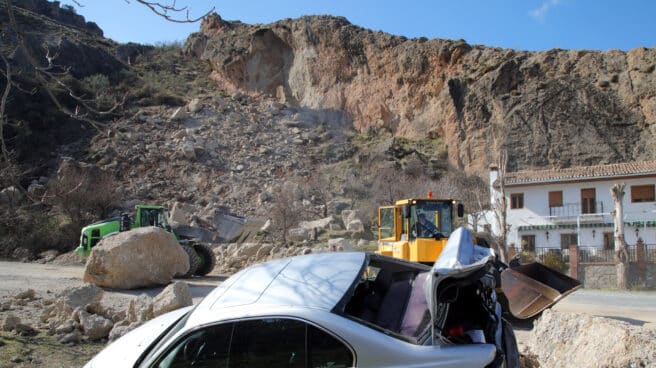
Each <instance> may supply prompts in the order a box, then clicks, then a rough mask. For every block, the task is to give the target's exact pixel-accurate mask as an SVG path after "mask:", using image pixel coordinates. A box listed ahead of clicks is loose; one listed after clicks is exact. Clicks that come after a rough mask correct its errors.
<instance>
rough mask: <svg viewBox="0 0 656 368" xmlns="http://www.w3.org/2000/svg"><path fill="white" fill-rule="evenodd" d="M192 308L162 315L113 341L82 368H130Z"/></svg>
mask: <svg viewBox="0 0 656 368" xmlns="http://www.w3.org/2000/svg"><path fill="white" fill-rule="evenodd" d="M192 308H193V307H185V308H180V309H177V310H174V311H172V312H169V313H166V314H163V315H161V316H159V317H157V318H155V319H152V320H150V321H148V322H147V323H145V324H143V325H141V326H140V327H138V328H136V329H134V330H132V331H130V332H128V333H127V334H126V335H125V336H123V337H121V338H120V339H118V340H116V341H114V342H113V343H111V344H110V345H109V346H107V347H106V348H105V349H103V350H102V351H101V352H100V353H98V355H96V356H95V357H94V358H93V359H92V360H91V361H90V362H88V363H87V364H86V365H85V366H84V368H104V367H108V368H109V367H132V366H134V364H135V363H136V362H137V360H138V359H139V358H140V357H141V355H142V354H143V353H144V351H145V350H146V349H148V347H149V346H150V345H151V344H152V343H153V342H154V341H155V340H157V338H158V337H159V336H160V335H162V333H163V332H164V331H166V329H167V328H169V327H170V326H171V325H172V324H173V323H175V321H177V320H178V319H179V318H180V317H182V316H183V315H184V314H185V313H187V312H188V311H189V310H191V309H192Z"/></svg>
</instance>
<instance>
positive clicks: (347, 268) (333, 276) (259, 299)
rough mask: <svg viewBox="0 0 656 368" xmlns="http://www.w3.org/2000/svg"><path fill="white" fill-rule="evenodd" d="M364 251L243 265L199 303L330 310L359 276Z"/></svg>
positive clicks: (213, 306)
mask: <svg viewBox="0 0 656 368" xmlns="http://www.w3.org/2000/svg"><path fill="white" fill-rule="evenodd" d="M365 259H366V254H365V253H355V252H339V253H320V254H311V255H306V256H300V257H293V258H285V259H280V260H275V261H271V262H267V263H262V264H257V265H254V266H251V267H249V268H247V269H244V270H242V271H240V272H238V273H237V274H235V275H233V276H232V277H231V278H229V279H228V280H226V282H224V283H223V284H221V285H220V286H219V287H218V288H216V289H215V290H214V291H212V292H211V293H210V294H209V295H208V296H207V297H206V298H205V299H204V300H203V301H202V302H201V304H200V305H199V306H198V307H199V309H205V308H206V309H209V310H211V311H216V310H220V309H226V308H230V307H238V306H246V305H253V304H257V305H269V306H294V307H311V308H318V309H325V310H331V309H332V308H333V307H334V306H335V305H336V304H337V303H338V302H339V301H340V299H341V298H342V297H343V296H344V294H345V293H346V291H347V290H348V289H349V287H350V286H351V285H352V284H353V282H354V281H355V279H356V278H357V277H359V276H360V273H361V272H362V268H363V265H364V262H365Z"/></svg>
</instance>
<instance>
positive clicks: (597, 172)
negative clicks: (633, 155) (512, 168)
mask: <svg viewBox="0 0 656 368" xmlns="http://www.w3.org/2000/svg"><path fill="white" fill-rule="evenodd" d="M634 176H656V161H640V162H625V163H619V164H607V165H595V166H580V167H570V168H566V169H549V170H525V171H516V172H508V173H506V185H523V184H544V183H558V182H572V181H588V180H599V179H612V178H622V177H634Z"/></svg>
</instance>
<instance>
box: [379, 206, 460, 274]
mask: <svg viewBox="0 0 656 368" xmlns="http://www.w3.org/2000/svg"><path fill="white" fill-rule="evenodd" d="M463 212H464V208H463V206H462V204H458V203H457V202H456V201H455V200H453V199H434V198H432V194H431V193H429V195H428V197H427V198H413V199H403V200H400V201H397V202H396V203H395V205H394V206H384V207H380V208H379V209H378V251H377V252H376V253H379V254H383V255H387V256H391V257H395V258H400V259H405V260H409V261H413V262H421V263H426V264H433V262H435V260H436V259H437V257H438V256H439V254H440V252H441V250H442V248H443V247H444V245H445V244H446V241H447V239H448V237H449V236H450V235H451V233H452V232H453V230H454V229H455V226H454V218H455V216H458V217H462V216H463Z"/></svg>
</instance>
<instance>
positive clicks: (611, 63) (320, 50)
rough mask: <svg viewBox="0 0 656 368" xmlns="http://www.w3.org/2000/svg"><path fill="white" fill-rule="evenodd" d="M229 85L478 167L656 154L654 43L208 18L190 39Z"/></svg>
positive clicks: (190, 46)
mask: <svg viewBox="0 0 656 368" xmlns="http://www.w3.org/2000/svg"><path fill="white" fill-rule="evenodd" d="M185 52H186V54H188V55H192V56H194V57H197V58H200V59H202V60H207V61H209V62H210V63H211V65H212V70H213V72H212V75H211V76H212V78H213V79H214V80H216V81H217V82H218V84H219V86H220V88H225V89H227V90H228V91H236V90H240V91H247V92H248V93H250V94H254V95H257V94H264V95H269V96H273V97H275V98H277V99H278V100H279V101H281V102H286V103H289V104H291V105H292V106H304V107H310V108H313V109H323V110H330V111H340V112H344V113H345V114H346V116H348V117H349V119H350V122H351V123H352V125H353V127H354V128H355V129H356V130H358V131H360V132H389V133H392V134H394V135H395V136H401V137H410V138H424V137H429V138H443V139H444V140H445V142H446V143H447V145H448V159H449V162H450V163H451V164H452V165H454V166H455V167H460V168H466V169H468V170H473V171H477V172H482V171H484V170H485V169H486V168H487V165H488V164H489V163H490V162H491V160H493V159H494V158H495V156H496V152H498V150H497V149H496V148H497V147H504V148H507V150H508V153H509V157H510V158H511V162H510V165H509V167H510V168H511V169H520V168H527V167H544V166H546V167H568V166H575V165H585V164H598V163H609V162H618V161H631V160H642V159H654V158H656V145H654V143H653V142H654V141H655V140H654V138H655V135H656V83H655V82H656V73H654V69H655V63H656V50H654V49H645V48H636V49H633V50H631V51H629V52H622V51H618V50H609V51H603V52H602V51H586V50H557V49H556V50H549V51H544V52H526V51H517V50H511V49H499V48H490V47H485V46H478V45H474V46H472V45H469V44H467V43H466V42H465V41H463V40H460V41H451V40H440V39H433V40H428V39H426V38H419V39H406V38H404V37H398V36H394V35H390V34H386V33H383V32H374V31H371V30H367V29H363V28H360V27H357V26H354V25H352V24H350V23H349V22H348V21H347V20H346V19H344V18H339V17H329V16H312V17H302V18H299V19H286V20H282V21H278V22H275V23H272V24H266V25H261V24H258V25H249V24H243V23H240V22H228V21H224V20H222V19H221V18H220V16H218V15H216V14H214V15H212V16H209V17H207V18H206V19H205V20H204V21H203V23H202V25H201V28H200V32H199V33H196V34H193V35H191V36H190V37H189V39H188V40H187V43H186V45H185Z"/></svg>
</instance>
